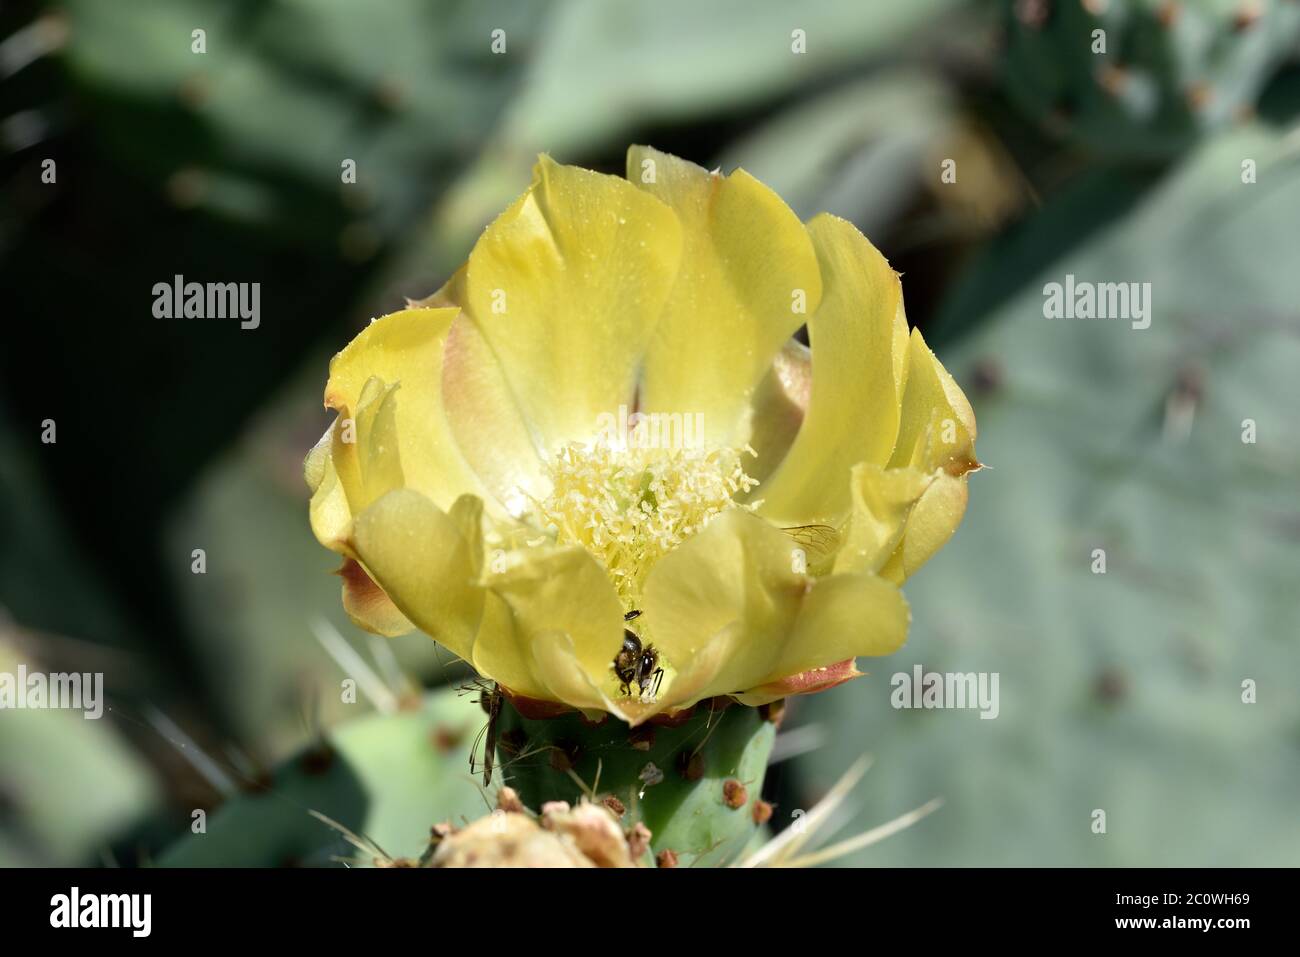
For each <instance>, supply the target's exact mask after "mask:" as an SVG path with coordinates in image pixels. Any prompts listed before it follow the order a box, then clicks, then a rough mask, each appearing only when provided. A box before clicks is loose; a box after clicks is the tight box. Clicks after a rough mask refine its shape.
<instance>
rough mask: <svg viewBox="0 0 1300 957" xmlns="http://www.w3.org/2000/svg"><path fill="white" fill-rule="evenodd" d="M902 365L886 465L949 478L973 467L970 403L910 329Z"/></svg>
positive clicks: (973, 448)
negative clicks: (940, 471)
mask: <svg viewBox="0 0 1300 957" xmlns="http://www.w3.org/2000/svg"><path fill="white" fill-rule="evenodd" d="M907 360H908V361H907V379H906V384H905V386H904V389H903V406H902V415H901V419H900V423H899V430H898V442H897V443H896V445H895V447H894V454H893V457H892V458H891V459H890V461H889V464H890V465H891V466H898V467H901V466H908V465H911V466H916V467H917V468H920V469H921V470H922V471H925V472H929V471H932V470H933V469H936V468H945V469H947V470H948V471H949V472H951V473H952V474H954V475H962V474H964V473H966V472H968V471H971V470H972V469H976V468H979V462H978V461H977V460H976V459H975V415H974V413H973V412H972V411H971V407H970V403H969V402H968V401H967V400H966V396H965V395H963V394H962V391H961V389H960V388H958V386H957V383H956V382H954V381H953V378H952V376H950V375H949V374H948V370H946V369H945V368H944V367H943V366H942V365H940V363H939V360H938V359H936V358H935V357H934V353H932V352H931V351H930V347H929V346H927V345H926V344H925V340H924V339H923V338H922V336H921V332H920V330H919V329H913V330H912V338H911V341H910V342H909V343H908V349H907Z"/></svg>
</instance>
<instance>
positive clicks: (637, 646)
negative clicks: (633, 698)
mask: <svg viewBox="0 0 1300 957" xmlns="http://www.w3.org/2000/svg"><path fill="white" fill-rule="evenodd" d="M640 616H641V611H640V609H637V608H633V609H632V610H631V611H629V612H628V613H627V614H626V615H624V616H623V620H624V621H632V620H633V619H635V618H639V617H640ZM614 674H615V676H617V678H618V680H619V688H620V690H621V691H622V692H623V694H625V695H630V694H631V693H632V683H633V682H635V683H636V686H637V687H638V688H639V689H641V694H642V696H643V697H644V696H645V689H646V688H647V686H649V685H650V684H651V683H653V684H654V690H653V691H652V692H651V694H650V696H651V697H652V698H653V697H655V696H656V695H658V694H659V686H660V685H661V684H663V680H664V669H663V668H662V667H661V666H660V665H659V652H658V651H657V650H656V649H655V646H654V645H646V646H645V647H642V646H641V639H640V638H639V637H637V635H636V633H635V632H633V631H632V629H630V628H624V629H623V647H622V649H621V650H620V651H619V653H618V654H617V655H615V656H614Z"/></svg>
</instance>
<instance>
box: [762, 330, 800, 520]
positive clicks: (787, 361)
mask: <svg viewBox="0 0 1300 957" xmlns="http://www.w3.org/2000/svg"><path fill="white" fill-rule="evenodd" d="M811 396H812V353H811V352H810V351H809V350H808V347H807V346H805V345H804V344H803V343H802V342H799V341H798V340H797V339H791V340H790V341H789V342H787V343H786V344H785V346H784V347H782V349H781V351H780V352H778V353H777V354H776V357H775V358H774V359H773V360H772V366H771V368H770V369H768V371H767V374H766V375H765V376H763V381H762V382H760V383H759V384H758V389H757V390H756V391H755V393H754V403H753V409H754V412H753V421H752V430H751V433H750V437H749V445H750V447H751V448H752V449H753V450H754V452H755V453H756V455H755V457H754V459H753V461H752V462H751V463H750V464H749V466H748V468H747V469H746V471H747V472H748V473H749V475H750V477H751V478H754V479H757V480H758V482H759V486H758V490H757V491H756V492H753V493H752V494H751V495H750V496H749V497H750V498H762V497H763V483H765V482H766V481H767V480H768V478H769V477H770V476H771V474H772V473H773V472H775V471H776V469H777V467H778V466H779V465H780V464H781V462H782V460H783V459H784V458H785V456H786V453H787V452H789V451H790V446H792V445H793V444H794V440H795V436H796V435H798V434H799V426H800V425H801V424H802V423H803V417H804V415H805V413H806V412H807V411H808V401H809V399H810V398H811ZM804 524H807V523H804Z"/></svg>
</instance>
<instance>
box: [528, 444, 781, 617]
mask: <svg viewBox="0 0 1300 957" xmlns="http://www.w3.org/2000/svg"><path fill="white" fill-rule="evenodd" d="M743 453H749V454H751V455H752V454H753V450H752V449H749V448H744V449H729V448H715V449H689V448H688V449H665V448H639V447H635V446H633V447H610V446H609V445H608V444H607V443H606V442H605V441H604V439H603V438H602V439H598V440H597V441H596V442H595V444H593V445H582V444H572V445H568V446H566V447H565V448H563V449H561V450H560V451H559V453H558V454H557V455H556V456H555V458H554V460H553V461H552V462H550V463H549V464H548V465H547V470H548V472H549V473H550V479H551V483H552V491H551V493H550V495H548V496H547V497H546V498H545V499H544V500H541V501H535V502H534V505H535V507H536V509H537V521H538V524H539V525H540V526H541V527H543V528H548V527H553V528H554V529H555V541H556V543H557V544H566V543H576V544H580V545H582V546H583V547H584V548H586V549H587V551H589V552H591V554H592V555H593V556H595V558H596V559H597V561H599V562H601V564H602V565H604V567H605V569H606V571H607V572H608V573H609V576H610V580H611V581H612V582H613V583H614V587H615V588H616V589H617V590H618V593H619V597H620V598H621V599H622V600H623V602H624V605H625V606H626V608H627V609H628V610H631V609H633V608H637V607H639V601H640V597H641V588H642V586H643V584H644V581H645V576H646V575H647V574H648V573H649V571H650V569H651V568H652V567H653V566H654V564H655V562H657V561H658V560H659V559H660V558H662V557H663V556H664V555H666V554H667V553H668V552H670V551H672V550H673V549H674V548H676V547H677V546H678V545H680V544H681V543H682V542H684V541H686V539H688V538H690V537H691V536H692V535H694V534H697V533H698V532H699V531H700V530H701V529H703V528H704V527H705V525H707V524H708V523H709V521H710V520H711V519H712V518H713V517H714V516H715V515H718V514H720V513H722V512H724V511H726V510H727V509H730V508H745V509H750V510H752V509H754V508H755V507H757V503H753V504H749V505H741V504H739V503H737V502H736V501H734V498H733V497H734V496H736V495H738V494H743V493H745V492H748V491H749V490H750V489H752V488H753V487H754V486H756V485H757V484H758V480H757V479H754V478H751V477H750V476H749V475H748V474H746V472H745V469H744V467H743V465H742V463H741V455H742V454H743Z"/></svg>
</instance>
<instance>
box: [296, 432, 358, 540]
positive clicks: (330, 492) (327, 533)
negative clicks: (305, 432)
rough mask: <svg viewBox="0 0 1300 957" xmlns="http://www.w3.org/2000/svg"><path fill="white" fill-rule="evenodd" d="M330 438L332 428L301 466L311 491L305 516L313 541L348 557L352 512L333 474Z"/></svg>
mask: <svg viewBox="0 0 1300 957" xmlns="http://www.w3.org/2000/svg"><path fill="white" fill-rule="evenodd" d="M332 436H333V428H331V429H330V430H329V431H327V432H326V433H325V434H324V435H323V436H321V439H320V441H319V442H317V443H316V445H315V446H313V447H312V450H311V451H310V452H308V453H307V459H306V461H305V462H304V463H303V474H304V476H305V478H306V479H307V485H308V487H309V488H310V489H311V505H310V506H309V510H308V512H309V516H310V520H311V530H312V533H313V534H314V535H315V536H316V540H317V541H319V542H320V543H321V544H322V545H324V546H325V547H326V548H328V549H331V550H333V551H336V552H339V553H341V554H344V555H349V554H351V549H350V546H348V544H347V540H348V538H349V537H350V536H351V535H352V510H351V509H350V508H349V507H348V497H347V495H346V494H345V493H344V491H343V485H342V484H341V483H340V482H339V477H338V473H337V472H336V471H335V470H334V461H333V457H332V456H331V454H330V445H331V440H332Z"/></svg>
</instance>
